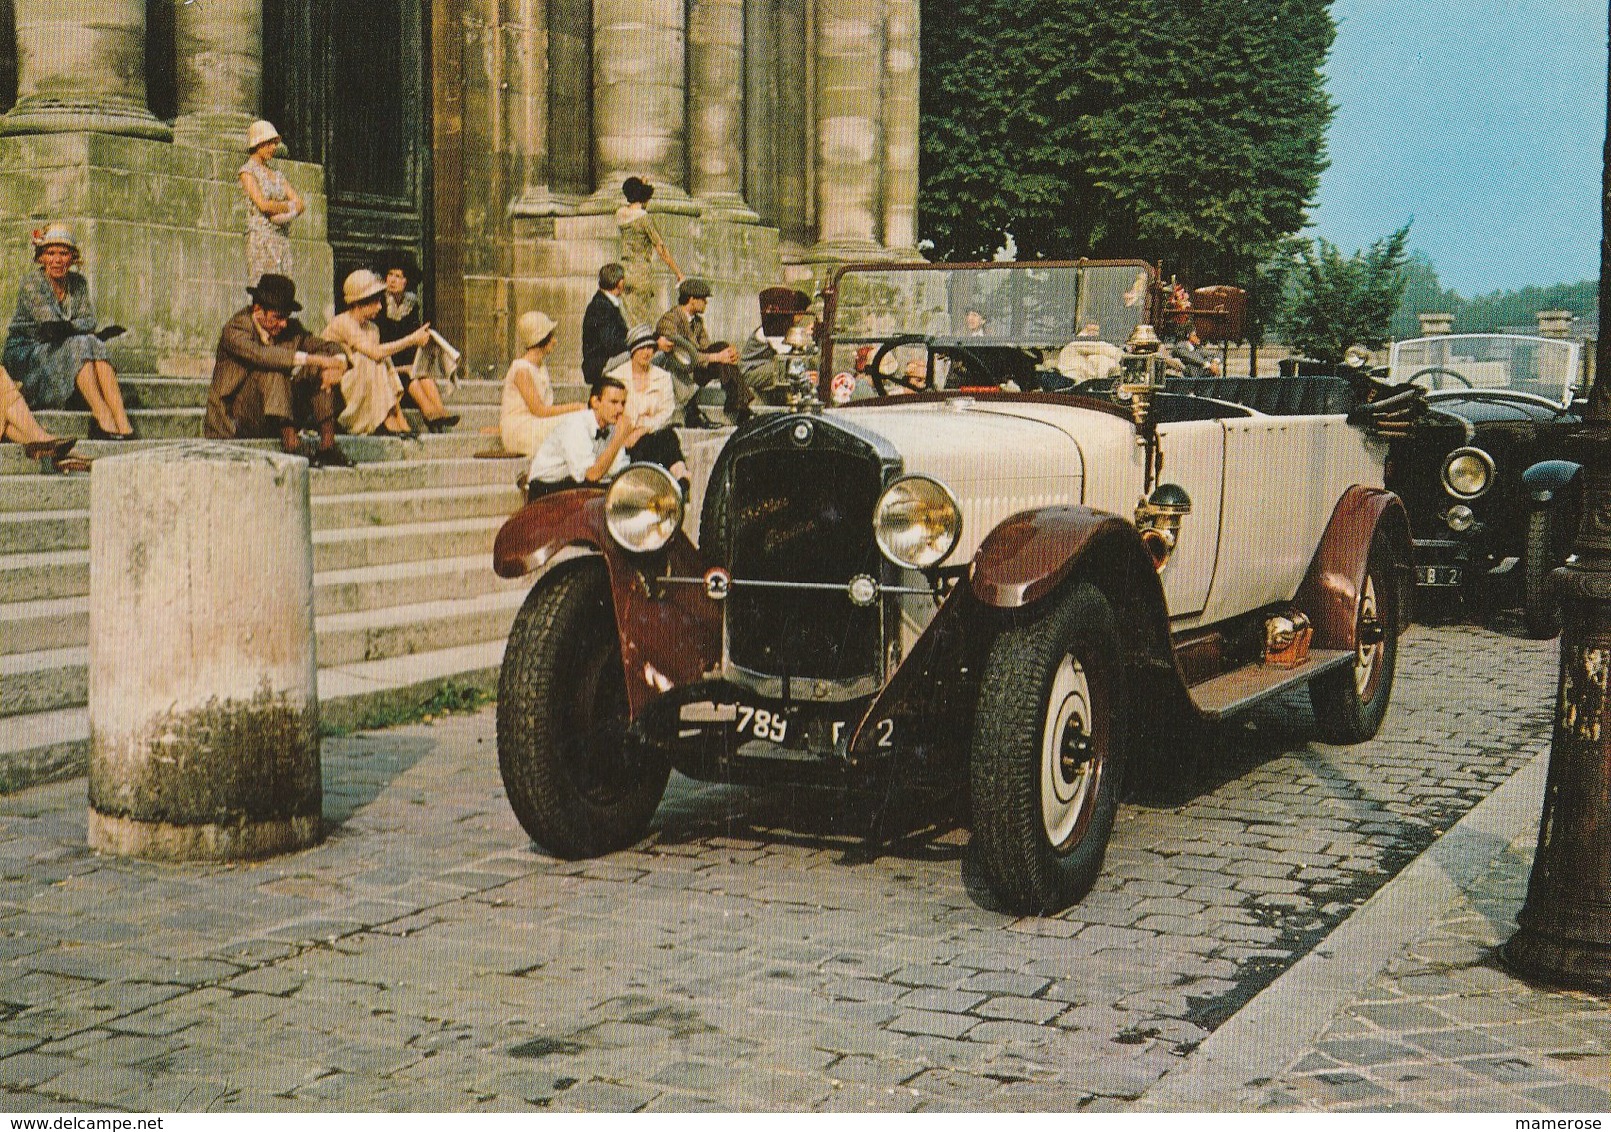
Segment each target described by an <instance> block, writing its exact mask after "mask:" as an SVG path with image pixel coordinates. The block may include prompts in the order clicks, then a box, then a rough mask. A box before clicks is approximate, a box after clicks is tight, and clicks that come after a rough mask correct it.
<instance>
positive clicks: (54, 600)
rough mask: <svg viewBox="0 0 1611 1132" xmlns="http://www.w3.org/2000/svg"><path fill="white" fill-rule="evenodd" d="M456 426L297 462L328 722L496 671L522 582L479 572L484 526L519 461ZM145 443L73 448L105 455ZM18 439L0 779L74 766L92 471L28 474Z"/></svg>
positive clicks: (502, 501)
mask: <svg viewBox="0 0 1611 1132" xmlns="http://www.w3.org/2000/svg"><path fill="white" fill-rule="evenodd" d="M155 380H158V379H153V381H155ZM168 380H175V381H177V380H178V379H168ZM191 384H192V386H193V387H200V388H202V389H204V388H205V383H191ZM486 384H489V385H490V384H493V383H486ZM493 410H494V412H495V410H496V407H495V406H494V407H493ZM66 415H67V416H72V414H66ZM170 417H171V419H178V418H177V416H174V415H170ZM86 419H87V418H86ZM47 427H54V425H47ZM462 428H463V426H461V431H460V432H458V433H450V434H446V435H443V436H429V437H425V438H422V439H420V440H417V441H399V440H389V439H381V438H372V437H343V438H342V440H341V443H342V446H343V448H344V449H345V450H346V451H347V452H348V453H349V454H350V455H352V456H353V457H354V458H355V459H357V460H359V461H360V462H359V465H358V467H356V468H353V469H350V470H347V469H316V470H314V471H313V472H312V473H311V475H310V477H309V491H310V503H311V509H312V520H313V526H314V531H313V543H314V546H313V550H314V565H315V576H314V609H315V618H316V620H315V630H316V634H317V655H318V659H319V684H320V695H321V701H322V707H323V712H324V718H325V719H326V721H327V722H330V723H333V724H335V725H338V726H343V725H345V726H350V725H352V724H354V723H356V722H358V721H360V720H361V719H363V718H364V715H365V713H366V712H369V711H373V710H374V709H375V708H376V707H380V706H385V705H392V706H397V705H400V704H406V703H412V702H420V701H423V700H424V699H425V698H426V697H428V696H429V695H430V694H431V693H432V692H434V691H435V690H436V689H437V688H438V687H440V686H441V685H442V684H443V683H444V682H446V681H450V680H452V681H456V682H460V683H472V684H479V685H482V686H491V685H493V684H495V682H496V679H497V670H498V664H499V663H500V659H501V657H502V652H503V643H504V638H505V636H506V635H507V633H508V629H509V625H510V623H511V622H512V620H513V618H514V615H515V613H516V611H517V610H518V609H519V607H520V603H521V602H522V601H523V600H524V595H525V589H526V586H525V584H524V583H522V582H507V581H504V580H503V579H500V578H498V577H497V576H496V575H495V574H493V572H492V566H491V549H492V541H493V537H494V536H495V535H496V533H497V531H498V528H499V527H500V526H501V525H502V524H503V522H504V520H505V519H506V518H507V517H508V516H509V515H510V514H511V513H513V512H514V511H515V510H516V509H518V508H519V506H520V503H521V497H520V493H519V491H518V490H517V489H516V488H515V486H514V479H515V476H516V475H517V474H518V473H519V472H520V471H521V470H523V468H524V466H525V462H524V461H523V460H521V459H473V458H471V457H472V456H473V455H474V454H475V453H476V452H478V451H484V450H487V449H488V448H489V447H491V445H490V444H489V438H487V437H484V436H477V435H473V434H468V433H464V432H463V431H462ZM158 443H162V442H161V441H159V440H156V439H145V440H141V441H137V442H135V443H134V444H132V445H131V444H114V443H109V442H89V441H86V442H82V443H81V444H80V445H79V448H80V449H82V450H84V451H85V454H86V455H90V456H103V455H110V454H117V453H124V452H128V451H130V450H131V449H132V448H135V447H148V446H151V445H155V444H158ZM246 443H248V444H250V445H251V446H252V447H263V448H275V447H277V444H276V442H274V441H251V442H246ZM16 449H17V446H16V445H9V444H8V445H0V736H3V737H0V790H13V789H18V788H20V787H22V786H25V785H29V784H32V783H36V782H41V781H46V780H49V779H51V778H59V777H62V776H64V775H69V774H73V773H80V772H82V770H83V767H84V760H85V758H86V757H87V753H88V722H87V709H86V704H87V702H88V659H89V649H88V609H89V598H88V592H89V552H88V547H89V514H88V507H89V499H90V495H89V484H90V481H91V478H92V477H90V476H83V475H73V476H60V475H43V474H39V472H38V471H37V464H36V463H35V462H34V461H28V460H26V459H23V458H21V454H20V451H17V450H16Z"/></svg>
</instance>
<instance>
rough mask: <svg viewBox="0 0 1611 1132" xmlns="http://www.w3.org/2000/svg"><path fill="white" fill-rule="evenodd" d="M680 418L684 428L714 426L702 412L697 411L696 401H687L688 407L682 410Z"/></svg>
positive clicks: (697, 404)
mask: <svg viewBox="0 0 1611 1132" xmlns="http://www.w3.org/2000/svg"><path fill="white" fill-rule="evenodd" d="M682 419H683V427H685V428H715V427H716V426H715V425H713V424H711V423H710V421H708V420H707V419H705V414H704V413H702V412H700V411H699V403H698V402H697V401H690V402H688V408H687V409H685V410H684V411H683V415H682Z"/></svg>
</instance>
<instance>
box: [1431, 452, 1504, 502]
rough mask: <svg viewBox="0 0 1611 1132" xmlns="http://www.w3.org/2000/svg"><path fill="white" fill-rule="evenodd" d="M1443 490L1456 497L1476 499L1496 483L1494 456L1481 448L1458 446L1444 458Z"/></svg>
mask: <svg viewBox="0 0 1611 1132" xmlns="http://www.w3.org/2000/svg"><path fill="white" fill-rule="evenodd" d="M1442 479H1443V490H1444V491H1447V492H1448V493H1449V494H1450V495H1452V496H1454V497H1455V498H1456V499H1475V498H1477V497H1478V496H1479V495H1482V494H1483V493H1484V492H1486V491H1487V490H1488V489H1489V488H1490V487H1492V486H1493V483H1494V458H1493V457H1492V456H1490V455H1488V453H1486V452H1484V451H1483V450H1482V449H1481V448H1456V449H1455V450H1454V451H1453V452H1450V453H1449V454H1448V456H1446V457H1445V458H1444V460H1443V472H1442Z"/></svg>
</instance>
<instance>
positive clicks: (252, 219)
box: [240, 120, 303, 283]
mask: <svg viewBox="0 0 1611 1132" xmlns="http://www.w3.org/2000/svg"><path fill="white" fill-rule="evenodd" d="M279 148H280V132H279V131H278V130H276V129H275V128H274V124H273V123H272V122H264V121H261V120H259V121H256V122H253V123H252V124H251V126H250V127H249V128H248V129H247V131H246V152H247V153H248V154H249V155H250V156H248V157H247V159H246V164H245V165H242V166H241V168H240V178H241V188H243V189H245V190H246V196H247V197H248V198H249V199H250V200H251V202H252V207H251V209H250V210H249V212H248V215H247V217H246V274H247V279H248V281H249V282H252V283H255V282H257V280H258V279H259V278H260V277H261V276H262V275H263V274H264V273H265V272H272V273H274V274H276V275H290V274H291V237H290V235H289V234H288V233H287V232H286V229H287V228H289V227H290V224H291V221H293V220H295V219H296V218H297V217H298V216H301V215H302V207H303V206H302V198H301V197H300V196H298V195H297V191H296V190H295V189H294V188H292V187H291V182H290V181H287V180H286V179H285V176H284V174H282V173H281V172H280V171H279V170H278V169H272V168H270V167H269V161H270V159H271V158H273V156H274V155H275V153H277V152H278V151H279Z"/></svg>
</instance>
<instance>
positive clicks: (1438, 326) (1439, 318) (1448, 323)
mask: <svg viewBox="0 0 1611 1132" xmlns="http://www.w3.org/2000/svg"><path fill="white" fill-rule="evenodd" d="M1415 317H1416V318H1417V319H1419V320H1420V323H1421V337H1422V338H1432V337H1435V336H1437V335H1439V334H1450V333H1452V332H1453V331H1454V315H1452V314H1441V313H1440V314H1431V313H1427V314H1418V315H1416V316H1415Z"/></svg>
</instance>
